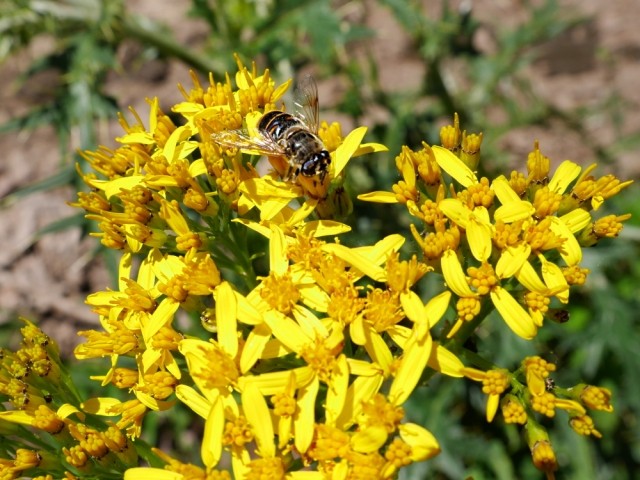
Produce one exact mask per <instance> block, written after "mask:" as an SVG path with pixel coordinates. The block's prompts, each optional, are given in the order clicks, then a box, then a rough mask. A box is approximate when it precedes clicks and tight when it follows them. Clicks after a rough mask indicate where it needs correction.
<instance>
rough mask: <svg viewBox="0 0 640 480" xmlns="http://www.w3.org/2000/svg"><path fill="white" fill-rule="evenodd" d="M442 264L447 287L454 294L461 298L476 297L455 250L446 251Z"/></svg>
mask: <svg viewBox="0 0 640 480" xmlns="http://www.w3.org/2000/svg"><path fill="white" fill-rule="evenodd" d="M440 263H441V265H442V274H443V275H444V280H445V282H446V283H447V287H449V288H450V289H451V290H452V291H453V293H455V294H456V295H458V296H459V297H475V296H476V294H475V293H473V291H472V290H471V288H470V287H469V284H468V283H467V279H466V277H465V275H464V271H463V270H462V265H461V264H460V260H458V257H457V255H456V252H455V251H454V250H446V251H445V252H444V254H443V255H442V260H441V261H440Z"/></svg>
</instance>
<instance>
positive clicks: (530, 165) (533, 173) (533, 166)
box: [527, 141, 551, 184]
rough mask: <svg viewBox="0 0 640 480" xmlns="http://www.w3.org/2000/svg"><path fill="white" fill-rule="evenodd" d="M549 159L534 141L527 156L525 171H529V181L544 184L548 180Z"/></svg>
mask: <svg viewBox="0 0 640 480" xmlns="http://www.w3.org/2000/svg"><path fill="white" fill-rule="evenodd" d="M550 168H551V161H550V160H549V157H545V156H544V155H543V154H542V152H541V151H540V145H539V144H538V142H537V141H536V142H535V143H534V146H533V151H532V152H531V153H529V156H528V158H527V171H528V172H529V183H540V184H546V183H547V182H548V180H549V169H550Z"/></svg>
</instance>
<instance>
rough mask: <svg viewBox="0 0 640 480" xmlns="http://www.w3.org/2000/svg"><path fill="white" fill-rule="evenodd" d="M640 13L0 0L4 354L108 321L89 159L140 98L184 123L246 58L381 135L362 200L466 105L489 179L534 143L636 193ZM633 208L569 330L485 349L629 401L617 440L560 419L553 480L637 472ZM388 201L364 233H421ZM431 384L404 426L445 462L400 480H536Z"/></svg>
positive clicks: (634, 5)
mask: <svg viewBox="0 0 640 480" xmlns="http://www.w3.org/2000/svg"><path fill="white" fill-rule="evenodd" d="M639 19H640V4H639V3H638V0H610V1H607V2H602V1H600V0H565V1H552V0H539V1H533V0H531V1H524V0H522V1H517V0H511V1H509V0H482V1H480V0H478V1H471V0H468V1H454V0H451V1H444V0H423V1H411V0H361V1H355V0H354V1H347V0H341V1H330V0H282V1H281V0H224V1H223V0H178V1H173V2H158V1H152V0H130V1H127V2H125V1H122V0H114V1H107V0H59V1H53V0H51V1H48V0H39V1H29V0H23V1H18V0H14V1H10V0H9V1H7V0H0V62H1V63H0V84H1V85H2V88H1V89H0V151H1V152H2V156H1V157H0V232H1V233H0V338H1V339H2V340H1V341H0V343H1V344H2V346H6V345H8V344H11V343H12V342H15V341H16V340H17V338H18V335H17V334H16V331H17V330H16V329H17V326H18V325H19V324H20V323H19V322H18V316H19V315H23V316H26V317H28V318H30V319H32V320H34V321H36V322H39V324H40V325H41V326H42V327H43V329H44V330H45V331H46V332H47V333H49V334H50V335H51V336H53V337H54V338H55V339H56V340H57V341H58V342H59V343H60V344H61V345H62V348H63V351H64V352H67V354H70V352H71V349H72V348H73V346H74V345H75V344H76V343H77V337H76V332H77V331H78V330H85V329H90V328H95V327H96V325H97V316H96V315H94V314H93V313H91V312H90V311H89V309H88V308H87V307H86V306H85V305H84V304H83V301H84V298H85V297H86V295H87V294H89V293H91V292H94V291H97V290H104V289H105V288H107V287H108V286H111V285H114V279H115V270H114V267H115V265H116V261H117V257H116V256H115V255H114V254H113V252H108V251H106V250H105V249H103V248H102V247H101V246H100V245H99V242H98V241H97V240H96V239H94V238H91V237H89V236H88V233H89V232H90V231H94V230H95V226H92V225H91V224H90V223H89V222H87V221H86V220H85V219H84V218H83V217H82V215H81V214H79V213H78V212H77V211H76V210H74V209H72V208H70V207H69V206H68V205H67V202H70V201H74V200H75V198H76V197H75V192H76V191H78V190H79V189H82V188H83V186H82V185H81V182H80V181H79V179H78V178H77V174H76V162H80V161H81V159H80V157H79V156H78V155H77V150H78V149H81V150H85V149H95V148H96V147H97V145H99V144H101V145H106V146H108V147H114V146H115V145H116V142H115V141H114V138H115V137H116V136H119V135H120V134H121V133H122V130H121V128H120V126H119V125H118V123H117V119H116V112H118V111H122V112H124V115H125V117H127V118H129V120H130V121H135V120H133V117H132V114H131V113H130V112H129V111H128V108H129V106H132V107H133V108H135V110H136V111H137V112H138V113H139V115H140V117H141V118H142V119H143V121H144V122H145V124H147V125H148V120H147V119H148V111H149V109H148V104H147V103H146V101H145V99H147V98H153V97H156V96H157V97H159V99H160V105H161V107H162V108H163V109H164V111H165V112H166V113H170V112H169V110H170V107H171V106H172V105H173V104H175V103H177V102H179V101H181V100H182V96H181V94H180V92H179V90H178V88H177V85H178V83H181V84H182V85H184V87H185V88H186V89H187V90H188V89H189V88H190V87H191V86H192V82H191V78H190V73H189V71H190V70H192V71H193V72H195V74H197V75H198V76H199V77H200V78H201V80H202V81H203V84H206V83H207V75H208V72H213V76H214V79H215V80H216V81H224V72H225V71H229V72H231V73H232V74H233V73H234V72H235V71H236V66H235V61H234V59H233V53H234V52H235V53H237V54H238V55H239V56H240V58H241V59H242V60H244V61H245V63H247V64H249V63H250V61H251V60H252V59H255V60H256V62H257V63H258V67H259V68H264V67H268V68H270V69H271V72H272V75H273V76H274V77H275V78H276V79H277V80H278V81H284V80H286V79H287V78H291V77H294V78H295V77H299V76H300V75H304V74H307V73H311V74H312V75H313V76H314V77H315V78H316V81H317V83H318V86H319V94H320V104H321V109H322V110H321V118H322V119H324V120H327V121H328V122H332V121H339V122H341V124H342V126H343V132H347V131H348V130H349V129H351V128H353V127H354V126H357V125H366V126H367V127H369V132H368V134H367V137H366V139H367V140H368V141H378V142H382V143H384V144H386V145H387V146H388V147H389V150H390V151H389V153H387V154H376V155H375V156H373V157H369V158H362V159H356V160H354V161H353V162H352V163H350V166H349V178H348V182H347V188H348V189H349V190H350V191H351V192H352V193H353V194H354V195H355V194H358V193H361V192H363V191H365V190H375V189H388V188H389V186H390V185H391V184H392V183H394V182H396V181H397V179H398V178H397V174H396V173H395V172H396V171H395V167H394V163H393V159H394V157H395V155H397V154H398V152H399V150H400V147H401V146H402V145H408V146H409V147H412V148H420V146H421V142H422V141H426V142H428V143H438V132H439V129H440V127H441V126H442V125H444V124H446V123H451V121H452V117H453V114H454V112H457V113H458V114H459V116H460V119H461V126H462V128H463V129H465V130H466V131H467V132H480V131H481V132H483V133H484V142H483V146H482V162H481V168H482V171H481V172H480V173H481V174H486V175H495V174H497V173H498V172H499V173H505V174H508V172H510V171H511V170H512V169H514V168H517V169H522V168H523V167H524V165H525V162H526V159H527V154H528V153H529V152H530V151H531V150H532V148H533V145H534V141H535V140H537V141H539V143H540V149H541V151H542V153H543V154H544V155H546V156H548V157H550V158H551V161H552V164H553V165H557V164H559V163H560V162H561V161H563V160H565V159H571V160H573V161H575V162H577V163H579V164H580V165H582V166H587V165H589V164H591V163H594V162H595V163H598V165H599V169H598V171H597V172H596V175H597V176H601V175H603V174H605V173H614V174H615V175H617V176H618V177H619V178H621V179H623V180H626V179H636V180H637V179H638V177H639V174H640V108H639V107H640V88H638V87H639V86H640V28H638V20H639ZM80 165H81V166H80V168H82V164H80ZM638 200H639V197H638V189H637V187H636V186H632V187H631V188H628V189H627V190H625V191H623V193H622V194H621V195H619V196H617V197H615V198H614V199H613V201H611V202H608V203H607V204H605V210H606V211H605V212H603V213H602V215H604V214H606V213H607V212H609V210H608V209H611V212H616V213H619V214H621V213H626V212H630V213H632V214H633V215H634V216H633V218H632V219H631V220H630V221H629V222H627V224H626V227H625V230H624V231H623V234H622V238H621V239H617V240H616V241H615V242H602V243H601V244H600V245H599V246H598V247H597V248H596V249H591V250H587V251H586V256H585V262H584V266H586V267H588V268H590V269H591V270H592V273H591V276H590V277H589V279H588V282H587V286H586V287H585V288H583V289H582V290H579V291H575V292H572V300H573V301H572V306H571V310H570V313H571V319H570V321H569V322H568V323H566V324H563V325H548V326H545V328H544V329H543V330H542V333H541V335H540V336H539V337H538V338H539V339H540V342H537V343H536V345H544V346H545V348H544V349H540V348H541V347H538V348H536V346H535V345H531V344H527V343H522V342H518V341H517V340H515V339H513V338H512V337H513V336H512V335H511V334H510V332H508V331H505V332H503V333H504V334H500V333H495V334H494V335H492V336H491V337H490V338H486V339H485V344H484V345H483V346H482V348H483V349H486V350H487V351H489V352H490V356H491V358H493V359H494V360H495V361H496V362H497V363H498V364H501V365H503V366H505V367H507V368H513V366H514V365H515V362H517V361H518V360H519V359H521V358H522V357H523V356H524V355H526V354H540V355H542V356H543V357H544V358H546V359H547V360H549V361H552V362H555V363H556V364H557V365H558V372H557V375H556V376H555V377H554V380H555V381H556V383H557V384H559V385H562V386H571V385H575V384H576V383H578V382H579V381H581V380H584V381H585V382H587V383H591V384H597V385H601V386H605V387H607V388H610V389H611V390H612V391H613V392H614V407H615V412H614V414H613V415H606V414H603V415H597V414H596V415H594V417H595V420H596V425H597V426H598V427H599V430H600V431H601V432H602V433H603V435H604V437H603V438H602V439H601V440H595V439H592V438H591V439H583V438H578V437H577V436H576V435H575V434H574V433H573V432H572V431H571V430H570V428H569V427H568V425H567V419H566V418H562V415H558V418H556V419H554V420H552V421H549V428H550V430H551V432H552V433H551V440H552V442H553V443H554V446H555V448H556V452H557V455H558V459H559V462H560V465H561V474H560V475H559V476H558V478H563V479H576V480H577V479H632V478H640V473H638V472H640V466H639V465H640V425H639V424H638V420H639V419H638V415H639V412H640V381H639V377H638V372H640V327H639V325H640V319H639V318H638V312H640V296H639V295H638V292H639V290H640V287H638V285H640V255H639V253H640V247H639V244H640V229H639V228H638V224H639V218H640V202H639V201H638ZM389 208H393V207H389V206H376V205H374V204H362V203H361V202H357V201H356V202H355V205H354V213H353V214H352V216H351V217H350V219H349V220H348V222H349V223H350V224H352V225H353V227H354V232H355V233H354V235H355V236H354V237H352V238H355V240H352V242H356V243H357V242H363V243H364V242H368V241H370V240H371V239H375V238H380V236H381V235H384V234H386V233H388V232H390V231H398V229H399V228H406V226H407V225H408V223H409V222H410V219H408V218H406V216H405V215H403V214H402V210H401V209H397V210H393V212H394V214H395V213H397V215H396V217H395V218H394V219H391V220H390V215H389ZM393 222H395V223H393ZM505 330H506V329H505ZM82 368H89V367H86V366H84V363H83V367H82ZM97 368H98V370H100V369H101V368H102V365H99V366H98V367H97ZM85 376H86V374H85ZM85 381H86V380H85ZM429 387H430V388H426V389H423V391H422V392H419V393H418V394H417V395H416V397H417V398H415V399H414V400H413V401H412V403H411V404H409V405H408V416H409V417H410V418H411V419H412V420H414V421H417V422H420V423H422V424H423V425H425V426H426V427H427V428H429V429H430V430H431V431H432V432H433V433H434V434H435V435H436V437H437V438H438V440H439V441H440V444H441V446H442V449H443V452H442V454H441V455H440V456H439V457H437V458H436V459H435V460H433V461H431V462H428V463H426V464H424V465H418V466H417V467H416V468H414V469H413V470H410V471H408V472H407V473H406V474H405V475H404V478H416V479H421V478H436V479H461V478H474V479H476V480H481V479H513V478H522V479H528V478H541V474H540V473H539V472H536V471H535V470H534V469H533V467H532V465H531V460H530V455H529V452H528V451H527V448H526V444H525V443H524V442H523V441H522V438H521V436H520V434H519V432H518V430H517V429H516V428H513V427H505V426H504V425H503V422H502V421H501V420H497V421H495V422H494V423H493V424H491V425H487V424H486V422H485V421H484V401H485V400H484V398H483V395H482V394H481V392H480V389H479V388H478V386H477V385H472V384H471V382H460V381H452V380H449V379H442V378H435V379H433V380H431V382H430V385H429ZM85 388H86V389H87V391H88V392H89V390H90V389H91V388H95V385H94V386H91V385H86V386H85ZM89 393H90V392H89ZM461 400H462V401H461ZM157 421H158V428H157V429H156V433H155V435H157V436H159V437H162V435H163V434H165V435H171V436H172V437H173V438H172V441H173V442H175V444H174V445H173V448H174V449H176V450H177V451H178V453H179V454H181V455H183V456H184V459H185V460H186V459H188V458H189V455H191V454H193V451H194V447H193V442H194V438H193V437H192V436H189V435H188V434H186V435H182V436H181V435H176V434H175V429H176V428H181V429H183V430H184V429H187V428H188V425H186V424H185V423H184V422H186V420H184V419H180V418H172V419H160V420H157ZM181 421H182V422H183V423H181ZM168 425H170V426H171V428H172V429H173V431H172V432H167V426H168ZM551 425H552V427H551ZM163 432H164V433H163ZM176 439H177V440H176ZM149 441H151V442H153V441H154V439H149ZM195 451H198V449H197V448H196V449H195Z"/></svg>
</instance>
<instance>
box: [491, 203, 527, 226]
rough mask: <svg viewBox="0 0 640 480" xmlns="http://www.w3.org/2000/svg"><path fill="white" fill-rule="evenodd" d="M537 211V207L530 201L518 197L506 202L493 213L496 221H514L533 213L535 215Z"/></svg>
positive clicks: (523, 218) (524, 218)
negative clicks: (515, 199) (513, 200)
mask: <svg viewBox="0 0 640 480" xmlns="http://www.w3.org/2000/svg"><path fill="white" fill-rule="evenodd" d="M535 211H536V209H535V207H534V206H533V205H532V204H531V203H530V202H527V201H524V200H520V199H518V200H517V201H515V202H510V203H505V204H502V205H501V206H499V207H498V208H497V209H496V211H495V212H494V213H493V218H494V220H495V221H503V222H504V223H513V222H517V221H519V220H526V219H527V218H531V215H533V214H534V213H535Z"/></svg>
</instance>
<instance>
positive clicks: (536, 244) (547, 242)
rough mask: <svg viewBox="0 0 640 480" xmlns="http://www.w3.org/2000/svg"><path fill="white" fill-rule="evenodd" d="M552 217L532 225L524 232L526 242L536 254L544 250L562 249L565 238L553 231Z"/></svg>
mask: <svg viewBox="0 0 640 480" xmlns="http://www.w3.org/2000/svg"><path fill="white" fill-rule="evenodd" d="M550 228H551V217H546V218H545V219H543V220H542V221H540V222H538V223H536V224H532V225H531V226H529V228H527V229H526V230H525V232H524V240H525V241H526V242H527V243H528V244H529V245H530V246H531V249H532V250H533V251H534V252H541V251H544V250H552V249H561V248H562V244H563V243H564V238H561V237H559V236H557V235H556V234H555V233H553V232H552V231H551V229H550Z"/></svg>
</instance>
